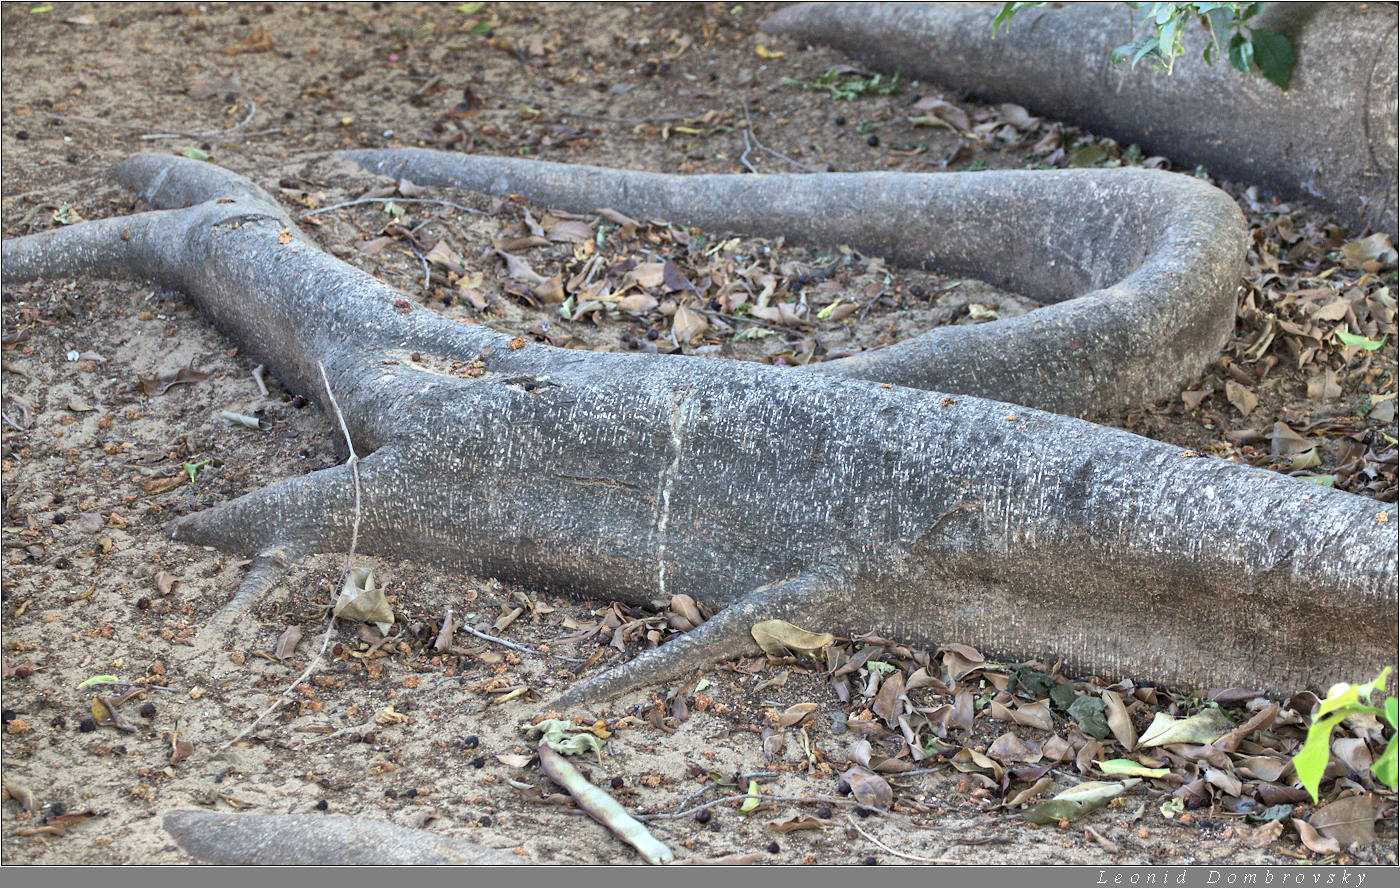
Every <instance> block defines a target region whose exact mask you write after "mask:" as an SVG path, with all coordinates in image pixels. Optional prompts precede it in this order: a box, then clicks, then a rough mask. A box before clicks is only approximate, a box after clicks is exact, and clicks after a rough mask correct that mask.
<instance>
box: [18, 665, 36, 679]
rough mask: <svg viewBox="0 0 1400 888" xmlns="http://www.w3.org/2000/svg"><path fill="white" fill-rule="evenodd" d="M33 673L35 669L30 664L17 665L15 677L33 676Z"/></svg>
mask: <svg viewBox="0 0 1400 888" xmlns="http://www.w3.org/2000/svg"><path fill="white" fill-rule="evenodd" d="M33 674H34V670H33V669H30V668H29V667H28V666H16V667H15V672H14V675H15V678H21V679H23V678H28V677H29V676H31V675H33Z"/></svg>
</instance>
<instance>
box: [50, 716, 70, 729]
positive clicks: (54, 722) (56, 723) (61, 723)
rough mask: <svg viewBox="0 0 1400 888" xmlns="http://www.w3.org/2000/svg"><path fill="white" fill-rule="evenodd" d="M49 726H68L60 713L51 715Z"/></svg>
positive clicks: (66, 720)
mask: <svg viewBox="0 0 1400 888" xmlns="http://www.w3.org/2000/svg"><path fill="white" fill-rule="evenodd" d="M49 727H51V728H66V727H68V719H66V718H64V717H63V716H61V715H55V716H54V717H53V720H52V721H50V722H49Z"/></svg>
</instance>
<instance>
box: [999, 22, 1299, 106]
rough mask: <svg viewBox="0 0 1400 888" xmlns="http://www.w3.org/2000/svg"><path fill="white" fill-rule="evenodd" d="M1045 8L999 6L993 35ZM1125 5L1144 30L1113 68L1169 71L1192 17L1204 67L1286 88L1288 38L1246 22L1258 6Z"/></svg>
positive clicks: (1292, 57) (1121, 50)
mask: <svg viewBox="0 0 1400 888" xmlns="http://www.w3.org/2000/svg"><path fill="white" fill-rule="evenodd" d="M1044 5H1045V4H1044V3H1003V4H1002V5H1001V11H1000V12H998V13H997V16H996V18H995V19H993V20H992V35H993V36H996V33H997V31H998V30H999V29H1000V28H1001V26H1002V25H1007V27H1008V28H1009V27H1010V21H1011V18H1012V16H1014V15H1015V14H1016V13H1018V12H1020V11H1021V10H1022V9H1025V8H1027V7H1031V6H1044ZM1128 6H1129V7H1131V8H1132V9H1134V10H1142V19H1143V24H1144V25H1145V26H1146V28H1147V31H1146V33H1144V34H1143V35H1142V36H1141V37H1137V38H1136V39H1134V40H1133V41H1132V42H1131V43H1128V44H1125V45H1123V46H1120V47H1118V48H1117V49H1115V50H1113V52H1112V54H1111V55H1110V58H1111V59H1113V62H1114V64H1118V63H1120V62H1123V61H1125V60H1131V63H1132V66H1133V67H1134V68H1136V67H1137V63H1138V62H1140V61H1142V60H1143V59H1147V60H1149V61H1152V62H1154V63H1155V64H1156V65H1157V67H1158V68H1160V69H1161V70H1163V71H1166V72H1168V73H1170V72H1171V70H1172V63H1173V62H1175V61H1176V59H1177V57H1178V56H1180V55H1182V54H1184V53H1185V52H1186V46H1185V44H1184V43H1183V42H1182V39H1181V38H1182V34H1183V33H1184V32H1185V31H1186V29H1187V27H1188V26H1189V25H1190V24H1191V21H1192V20H1193V19H1195V20H1197V21H1199V22H1200V23H1201V27H1203V28H1204V29H1205V30H1206V32H1207V33H1208V34H1209V35H1210V39H1209V40H1207V41H1206V45H1205V49H1203V50H1202V51H1201V56H1202V57H1203V58H1204V59H1205V60H1206V64H1207V65H1213V64H1215V59H1216V58H1224V59H1227V60H1228V61H1229V63H1230V67H1232V68H1234V69H1235V70H1237V71H1241V72H1243V73H1245V74H1248V73H1250V72H1251V71H1258V72H1259V73H1260V74H1262V75H1263V76H1264V77H1265V78H1266V79H1267V80H1268V81H1269V82H1270V83H1272V84H1274V85H1275V86H1277V87H1278V88H1279V89H1283V90H1286V89H1288V81H1289V79H1290V78H1291V77H1292V76H1293V65H1294V63H1295V62H1296V61H1297V55H1296V54H1295V53H1294V51H1293V44H1292V43H1290V42H1289V41H1288V38H1287V37H1284V36H1283V35H1282V34H1280V33H1278V32H1277V31H1273V30H1270V29H1269V28H1256V27H1252V26H1251V25H1250V24H1249V20H1250V19H1252V18H1253V17H1254V16H1255V15H1256V14H1257V13H1258V12H1259V4H1258V3H1129V4H1128Z"/></svg>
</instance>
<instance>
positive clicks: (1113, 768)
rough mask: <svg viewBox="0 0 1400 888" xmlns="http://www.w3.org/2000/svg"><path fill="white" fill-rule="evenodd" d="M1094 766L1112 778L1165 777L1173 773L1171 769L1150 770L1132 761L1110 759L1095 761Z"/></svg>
mask: <svg viewBox="0 0 1400 888" xmlns="http://www.w3.org/2000/svg"><path fill="white" fill-rule="evenodd" d="M1094 764H1096V765H1098V766H1099V770H1100V771H1102V772H1104V773H1105V774H1107V775H1108V776H1110V777H1165V776H1167V775H1168V774H1170V773H1171V768H1149V767H1146V766H1145V765H1140V764H1138V763H1137V762H1135V761H1133V760H1132V759H1109V760H1108V761H1106V762H1100V761H1095V762H1094Z"/></svg>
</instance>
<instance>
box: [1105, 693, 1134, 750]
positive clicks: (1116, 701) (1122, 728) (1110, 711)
mask: <svg viewBox="0 0 1400 888" xmlns="http://www.w3.org/2000/svg"><path fill="white" fill-rule="evenodd" d="M1100 696H1101V698H1102V699H1103V703H1104V717H1105V718H1107V719H1108V727H1109V730H1111V731H1113V736H1114V738H1115V739H1117V741H1118V742H1119V744H1120V745H1122V747H1123V748H1124V749H1126V750H1127V751H1128V752H1132V751H1133V749H1134V748H1135V747H1136V744H1137V735H1136V734H1134V733H1133V720H1132V719H1130V718H1129V717H1128V708H1127V707H1126V706H1124V705H1123V698H1122V697H1120V696H1119V695H1118V693H1117V692H1116V691H1104V692H1103V693H1102V694H1101V695H1100Z"/></svg>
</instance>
